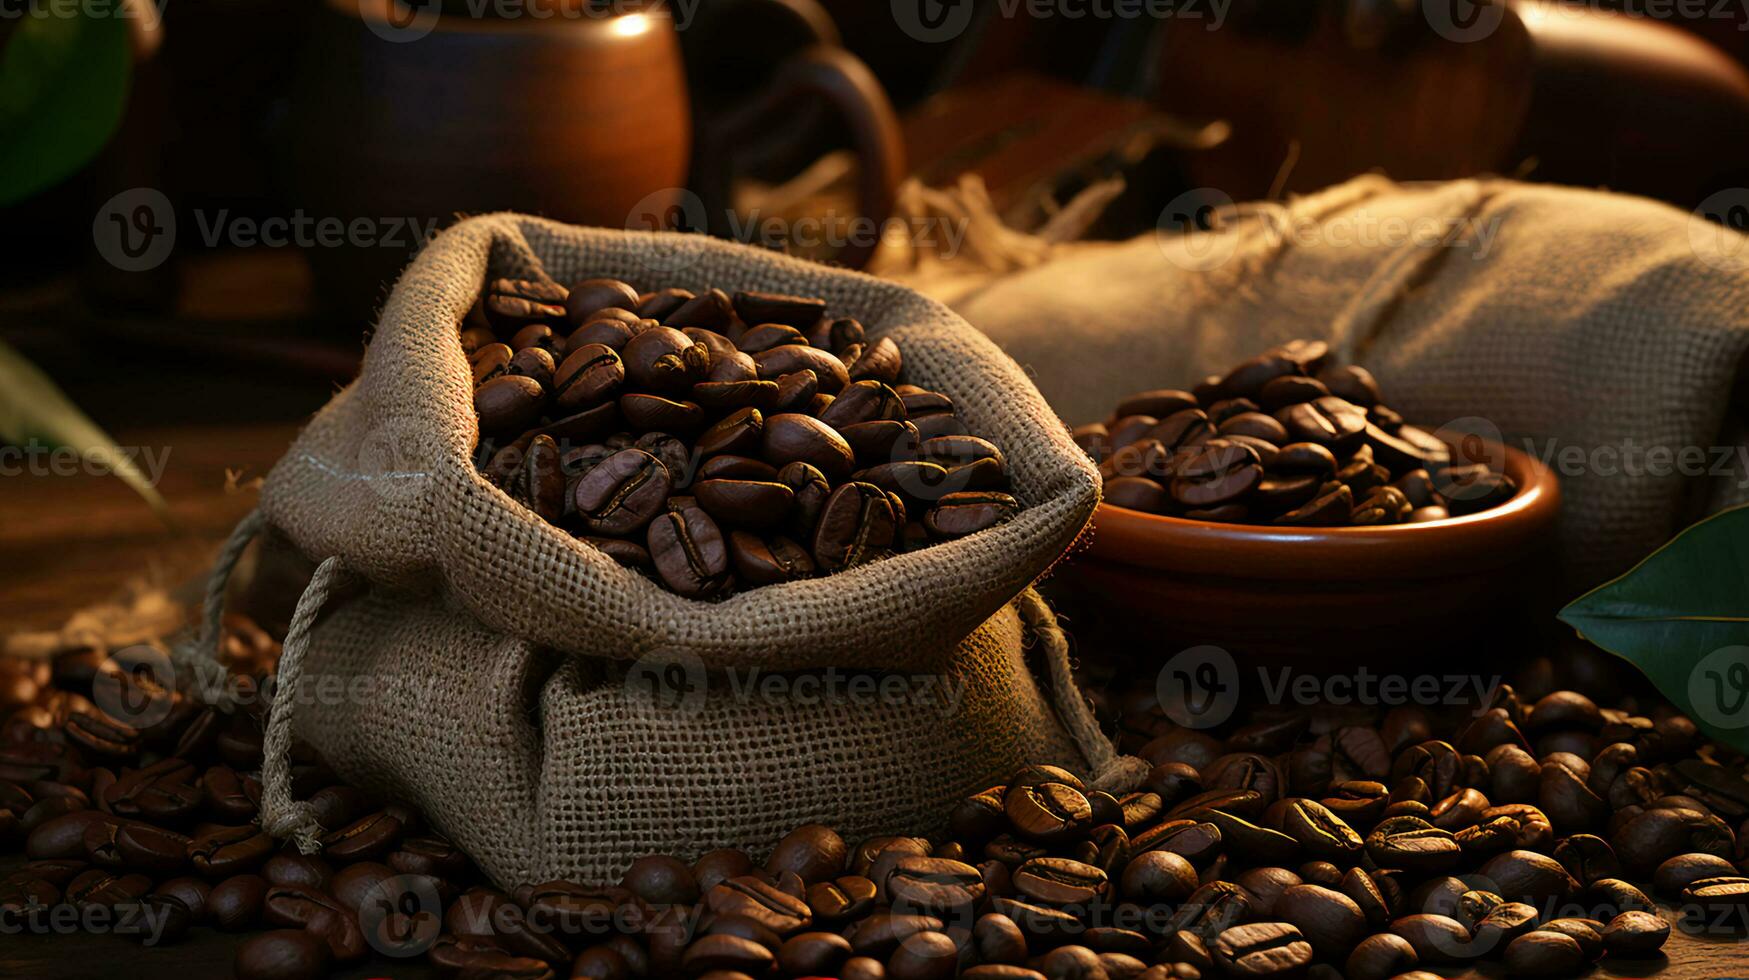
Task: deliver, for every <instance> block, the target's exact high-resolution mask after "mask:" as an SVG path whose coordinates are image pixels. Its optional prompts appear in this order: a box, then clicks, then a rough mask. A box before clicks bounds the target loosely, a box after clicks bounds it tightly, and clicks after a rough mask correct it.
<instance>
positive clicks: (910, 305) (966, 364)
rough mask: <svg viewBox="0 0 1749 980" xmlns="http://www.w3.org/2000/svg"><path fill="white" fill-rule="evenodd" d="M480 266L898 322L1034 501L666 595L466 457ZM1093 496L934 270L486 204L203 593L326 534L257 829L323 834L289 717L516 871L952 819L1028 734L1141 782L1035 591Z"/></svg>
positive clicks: (1083, 472)
mask: <svg viewBox="0 0 1749 980" xmlns="http://www.w3.org/2000/svg"><path fill="white" fill-rule="evenodd" d="M488 272H490V273H491V274H492V275H494V276H506V275H508V276H520V277H530V276H541V277H551V278H553V279H556V280H558V281H561V282H569V281H574V280H576V279H580V278H584V277H587V276H615V277H618V278H622V279H625V280H627V281H629V282H631V283H633V284H634V285H636V286H638V287H640V288H654V287H657V286H684V287H688V288H693V289H702V288H704V287H707V286H711V285H717V286H723V287H725V288H730V289H764V290H776V291H781V292H787V293H800V294H811V295H819V296H823V297H825V298H826V300H827V302H828V304H829V308H830V309H832V310H834V311H838V312H841V313H842V314H844V315H851V316H855V317H857V318H859V319H860V320H862V322H863V323H864V324H865V325H866V327H867V328H868V329H869V331H870V333H871V334H873V335H883V334H884V335H888V336H891V337H893V338H894V339H896V340H897V341H898V342H899V343H900V345H901V347H902V348H903V351H904V356H905V370H906V373H907V377H908V378H909V379H910V380H913V381H915V382H916V383H919V384H923V385H926V386H929V387H932V388H937V389H939V390H941V391H943V392H945V393H947V394H949V395H950V396H951V397H952V398H953V399H954V401H955V404H956V405H957V406H958V408H959V411H960V413H961V415H962V416H963V418H964V419H965V421H966V422H967V424H968V425H969V426H970V427H971V428H972V429H973V431H976V432H979V433H982V434H984V435H987V436H989V437H990V438H992V439H994V440H995V441H997V442H999V443H1000V444H1001V445H1002V446H1003V447H1004V450H1005V452H1006V454H1007V457H1008V461H1009V466H1010V473H1011V478H1012V481H1013V484H1014V491H1015V495H1016V496H1017V497H1018V498H1019V499H1020V501H1021V503H1022V505H1023V509H1022V511H1021V512H1020V514H1019V515H1018V516H1017V517H1016V518H1015V519H1014V520H1012V521H1010V522H1009V523H1006V524H1004V525H1001V526H999V527H996V528H992V529H990V530H988V531H985V532H982V533H979V534H976V535H973V536H971V537H968V538H965V539H962V540H959V541H955V542H951V543H946V544H942V545H938V546H936V547H932V548H929V549H925V550H922V551H917V552H912V553H909V554H905V555H901V556H897V557H894V558H891V559H888V560H884V561H880V562H876V563H872V564H870V565H866V566H862V567H858V568H854V569H851V570H848V571H845V572H842V573H840V574H837V575H833V576H831V577H829V578H821V579H815V580H810V581H803V582H795V583H790V584H785V585H780V586H768V587H765V588H760V589H755V590H750V591H747V592H743V593H741V594H738V595H735V596H732V597H730V598H728V599H726V600H724V601H721V602H716V603H703V602H697V601H693V600H688V599H684V598H681V597H679V596H676V595H674V594H672V593H669V592H667V591H665V590H663V589H661V588H658V587H657V586H656V585H655V584H653V583H652V582H650V581H649V580H647V579H645V578H643V577H642V576H640V575H638V574H636V573H634V572H631V571H629V570H627V569H625V568H622V567H620V566H619V565H618V564H616V563H615V562H613V561H612V560H610V559H609V558H607V557H606V556H605V555H603V554H601V553H600V552H598V551H596V550H595V549H594V548H592V547H589V546H588V545H585V544H583V543H581V542H579V541H577V540H575V539H573V538H571V537H570V536H569V535H568V534H566V533H565V532H563V531H561V530H559V529H557V528H555V527H553V526H551V525H549V524H547V523H545V522H544V521H542V520H541V519H540V518H538V517H536V516H535V515H534V514H533V513H531V512H529V511H528V510H526V509H524V508H523V507H522V506H520V505H519V504H517V503H515V502H513V501H512V500H511V499H510V498H509V497H508V496H506V495H505V494H504V493H503V492H501V491H500V490H498V489H497V488H496V487H494V486H492V485H491V484H489V483H488V482H486V481H485V480H484V479H483V478H481V477H480V475H479V474H478V473H477V472H476V471H475V469H474V466H473V464H472V462H471V453H472V451H473V449H474V445H475V443H476V441H477V432H476V421H475V418H474V412H473V407H472V396H471V387H470V375H469V370H468V365H467V362H466V359H465V358H464V356H463V354H462V351H461V347H460V343H459V340H458V337H457V323H458V321H459V320H460V318H461V317H462V315H463V313H464V312H465V311H466V310H467V308H468V307H469V306H470V305H471V304H472V303H473V301H474V298H475V296H476V294H477V292H478V290H479V288H480V285H481V283H482V281H483V280H484V279H485V278H486V277H487V274H488ZM1097 496H1098V481H1097V475H1096V473H1095V472H1094V471H1093V469H1092V468H1091V467H1090V465H1089V464H1088V462H1087V460H1086V459H1085V458H1084V457H1083V456H1082V454H1081V453H1079V452H1078V451H1077V450H1076V448H1075V446H1074V444H1073V443H1072V442H1071V441H1070V440H1069V439H1068V437H1067V434H1066V431H1065V430H1064V428H1063V426H1062V425H1061V423H1060V422H1059V421H1058V420H1057V419H1056V418H1055V416H1054V415H1053V414H1052V413H1051V411H1050V409H1049V408H1048V407H1047V406H1046V405H1045V403H1044V401H1043V399H1041V398H1040V397H1039V396H1038V394H1037V392H1036V391H1034V390H1033V388H1032V386H1031V385H1030V384H1029V383H1028V382H1027V380H1026V378H1025V376H1024V375H1023V374H1022V373H1021V372H1020V371H1019V369H1018V368H1017V367H1016V366H1015V365H1014V364H1012V363H1011V362H1009V361H1008V360H1007V359H1005V358H1004V357H1002V355H1001V353H1000V352H999V351H997V350H996V348H995V347H994V346H993V345H992V344H990V343H989V342H988V341H987V340H985V339H984V338H983V337H982V336H980V335H978V334H977V333H976V332H975V331H973V330H971V329H970V328H968V327H967V326H966V324H965V323H964V322H963V321H961V320H960V319H959V318H958V317H956V316H954V315H953V314H952V313H951V312H949V311H948V310H947V309H946V308H944V307H942V306H940V305H938V304H936V303H934V302H932V301H929V300H927V299H924V298H922V297H920V296H918V295H916V294H915V293H912V292H910V291H908V290H904V289H901V288H899V287H896V286H892V285H890V284H885V283H882V282H879V281H877V280H874V279H871V278H869V277H866V276H861V275H857V274H853V273H846V272H841V271H835V270H832V269H828V268H824V267H820V266H814V265H809V264H805V263H802V262H797V261H793V260H789V259H786V258H783V257H781V256H777V255H772V254H769V253H764V252H760V251H757V250H753V249H748V248H745V247H740V246H733V245H729V244H725V243H721V242H717V241H712V240H709V239H705V238H702V237H699V236H680V235H647V234H633V233H626V232H618V231H607V230H599V229H583V228H573V227H567V226H564V225H559V224H556V223H553V222H549V221H543V220H538V219H533V218H526V217H518V216H512V215H493V216H487V217H481V218H476V219H472V220H469V221H467V222H465V223H462V224H460V225H458V226H456V227H455V228H454V229H452V230H450V231H447V232H445V233H444V234H443V235H442V236H441V237H439V238H438V239H436V240H435V241H434V242H432V243H431V244H430V245H429V246H428V247H427V248H426V249H425V250H424V252H423V253H422V254H421V255H420V256H419V257H418V258H417V259H416V260H415V261H414V263H413V265H412V266H411V267H410V268H409V269H408V270H407V272H406V273H405V274H404V275H403V277H402V278H401V280H400V282H399V283H398V284H397V285H396V287H395V289H394V292H393V295H392V296H391V297H390V298H389V301H388V304H387V306H386V308H385V309H384V311H383V315H382V319H381V322H380V325H379V327H378V329H377V331H376V334H375V336H374V337H373V339H372V341H371V344H370V348H369V350H368V351H367V353H366V356H365V359H364V366H363V369H362V371H361V373H360V376H359V378H358V380H357V381H355V382H354V383H353V384H351V385H350V386H348V387H347V388H346V389H345V390H344V391H342V392H341V393H339V394H338V395H336V396H335V398H334V399H333V401H332V402H331V403H330V404H329V405H328V406H327V407H326V408H324V409H323V410H322V411H321V412H320V413H318V414H317V415H316V417H315V418H314V419H313V420H312V421H311V423H310V425H309V426H308V427H307V428H306V429H305V430H304V432H303V433H302V434H301V435H300V436H299V437H298V439H297V441H296V443H295V444H294V445H293V446H292V447H291V449H290V451H289V452H288V453H287V454H286V455H285V457H284V458H283V459H282V460H281V461H280V463H279V464H278V465H277V466H276V467H275V468H274V470H273V472H272V473H270V474H269V475H268V478H267V481H266V484H265V486H264V487H263V489H262V493H261V508H260V511H259V512H258V515H257V516H255V517H254V518H252V519H251V520H250V521H246V522H245V524H244V526H243V527H240V528H239V530H238V533H237V534H236V535H234V536H233V540H232V543H231V545H230V546H229V547H228V548H227V550H226V553H225V554H224V555H223V556H222V557H221V559H220V562H219V567H218V569H217V571H216V573H215V577H214V582H213V584H212V589H211V596H210V602H209V617H208V618H209V624H212V623H216V616H217V615H218V609H219V607H220V605H221V604H222V597H223V580H224V578H225V575H226V574H227V573H228V569H229V568H230V566H231V565H232V564H234V563H235V560H236V557H237V555H238V554H239V553H240V552H241V550H242V547H243V545H244V543H245V542H246V541H247V539H248V538H249V537H250V536H251V535H253V534H254V533H255V532H257V531H259V530H262V529H264V528H271V529H273V530H274V531H275V532H277V533H279V534H282V535H284V536H285V537H286V538H287V539H289V540H290V542H291V543H292V544H293V545H295V546H296V547H297V548H298V549H299V550H301V551H302V552H303V553H304V554H305V555H307V556H309V557H310V558H312V559H319V560H321V565H320V566H319V567H318V570H317V572H316V576H315V578H314V579H313V580H312V581H311V584H310V586H309V588H308V590H307V591H306V592H305V594H304V596H303V599H302V601H300V603H299V606H298V610H297V613H296V614H295V615H294V617H293V620H292V625H291V631H290V633H289V634H288V637H287V640H286V646H285V654H284V657H283V658H282V661H281V666H280V673H279V690H278V692H277V693H276V695H275V698H274V709H273V712H272V721H271V723H270V725H269V729H268V733H267V740H266V756H267V765H266V768H265V770H264V798H263V801H262V811H263V814H264V818H263V822H264V824H265V825H267V826H268V827H269V829H271V830H273V831H274V832H276V833H279V834H285V833H291V834H294V835H297V836H298V838H299V839H300V841H301V842H302V843H304V844H306V845H313V843H314V838H315V835H316V834H318V833H319V832H320V830H321V829H322V828H317V827H315V826H314V825H313V821H312V819H311V813H310V810H309V808H308V807H307V805H305V804H302V803H300V802H297V801H293V800H291V799H290V796H289V781H288V780H287V778H286V773H285V762H284V752H285V749H286V747H287V744H288V742H289V741H290V738H291V734H292V731H293V730H294V729H295V732H296V734H297V735H298V736H300V737H301V738H303V739H305V740H307V741H308V742H310V743H311V744H312V745H314V746H315V747H316V748H317V749H318V750H320V751H321V752H322V754H323V756H324V757H325V758H326V759H327V760H328V761H329V762H330V763H331V764H332V765H333V766H334V767H335V769H336V770H337V771H338V772H339V773H340V774H341V775H342V776H344V777H346V778H348V779H350V780H353V781H356V782H359V783H362V784H364V785H367V786H370V787H373V788H377V789H380V790H383V791H384V792H387V793H390V794H392V795H395V796H399V797H402V798H405V799H407V800H408V801H410V802H412V803H414V804H416V805H417V806H419V807H421V808H422V809H423V810H424V811H425V812H426V813H427V814H428V815H429V817H430V819H431V820H432V822H433V823H434V824H435V825H436V826H437V827H438V828H440V829H441V830H442V831H443V832H444V833H446V834H448V835H449V836H451V837H452V838H454V839H455V840H456V842H457V843H458V844H460V845H461V846H462V847H464V848H465V849H466V850H467V851H468V852H469V853H470V854H471V855H473V857H474V858H475V859H476V860H477V861H478V862H479V864H480V865H481V867H482V868H483V869H484V870H485V871H487V872H488V873H489V874H490V875H491V876H492V877H493V878H494V879H495V880H496V881H498V882H499V883H500V884H504V885H511V884H515V883H517V882H523V881H537V880H544V879H547V878H552V877H558V876H564V877H568V878H572V879H576V880H582V881H590V882H601V881H611V880H615V879H617V877H618V876H619V874H620V873H621V872H622V871H623V869H624V868H625V866H626V865H627V864H628V863H629V862H630V861H631V860H632V859H633V858H635V857H637V856H639V855H642V854H646V853H674V854H679V855H682V856H689V855H696V854H698V853H700V852H701V851H704V850H708V849H710V848H714V847H723V846H732V847H741V848H746V849H748V850H750V851H753V852H755V853H758V852H761V851H762V850H764V849H766V848H769V847H770V846H771V844H773V843H774V842H775V841H776V840H777V839H778V838H779V837H780V836H781V835H782V834H783V833H784V832H786V831H787V830H788V829H790V828H792V827H794V826H796V825H797V824H800V823H803V822H807V821H820V822H824V823H829V824H832V825H834V826H837V827H838V828H839V829H840V831H841V832H842V833H844V834H845V835H847V836H850V837H858V836H864V835H868V834H874V833H924V832H928V831H931V830H935V829H938V828H939V825H940V823H941V822H942V821H943V820H944V819H945V817H946V814H947V811H948V809H949V808H950V806H951V804H952V802H953V801H954V800H956V799H957V798H959V797H961V796H963V795H964V794H966V793H968V792H971V791H975V790H976V789H978V788H979V787H981V786H984V785H988V784H989V783H991V782H992V781H993V780H999V779H1000V777H1001V775H1002V774H1003V773H1005V772H1008V771H1011V770H1012V769H1013V767H1015V766H1016V765H1018V764H1021V763H1023V762H1025V761H1028V760H1035V761H1054V762H1057V763H1060V764H1064V765H1067V766H1069V767H1070V768H1073V769H1076V770H1079V771H1082V772H1084V773H1086V774H1087V775H1088V776H1089V777H1090V778H1092V779H1093V780H1095V781H1096V782H1098V783H1100V784H1102V785H1113V786H1121V785H1122V784H1123V783H1125V782H1126V781H1129V780H1133V779H1134V778H1135V776H1136V775H1137V773H1136V769H1135V767H1136V765H1138V764H1137V763H1136V762H1135V760H1124V759H1120V758H1119V757H1117V756H1115V754H1114V753H1113V751H1112V749H1111V746H1110V744H1109V743H1108V742H1106V741H1105V740H1104V738H1103V737H1102V736H1101V735H1100V734H1099V732H1098V731H1097V729H1096V728H1095V727H1094V726H1093V724H1092V722H1091V720H1090V718H1089V717H1088V714H1087V711H1086V705H1085V703H1084V702H1083V701H1082V700H1081V698H1080V696H1079V695H1078V694H1077V693H1076V692H1075V690H1074V687H1073V685H1072V684H1071V683H1070V682H1069V679H1068V665H1067V659H1066V656H1067V653H1066V645H1065V643H1064V641H1063V637H1062V634H1061V633H1060V632H1059V631H1058V630H1057V628H1056V625H1055V621H1054V619H1053V618H1052V616H1051V614H1050V613H1049V611H1048V610H1047V609H1045V608H1044V606H1043V604H1042V602H1040V601H1039V600H1038V599H1037V598H1036V596H1035V595H1034V594H1033V593H1031V591H1030V589H1029V586H1030V585H1031V584H1032V583H1033V581H1034V580H1036V579H1037V578H1038V577H1039V576H1040V575H1042V574H1043V573H1044V572H1045V571H1046V570H1047V569H1048V568H1049V567H1050V565H1051V564H1052V562H1054V561H1055V560H1056V558H1057V557H1058V556H1059V555H1060V554H1062V552H1063V551H1064V550H1065V549H1066V548H1067V547H1068V546H1069V545H1070V544H1071V543H1072V542H1073V541H1074V539H1075V537H1076V536H1077V535H1078V534H1079V533H1080V532H1081V530H1082V529H1083V527H1084V526H1085V524H1086V522H1087V520H1088V518H1089V517H1090V515H1091V513H1092V509H1093V507H1094V505H1095V503H1096V500H1097ZM1017 596H1018V597H1020V598H1019V599H1018V600H1017V599H1016V597H1017ZM325 607H326V609H325ZM324 610H325V612H324ZM319 614H321V618H320V621H319V622H318V615H319ZM210 628H211V627H210V626H209V629H210ZM1029 654H1030V656H1029ZM1033 661H1036V668H1037V669H1038V670H1039V671H1040V673H1042V674H1043V675H1044V677H1045V679H1046V680H1047V681H1048V683H1047V684H1046V685H1045V686H1044V688H1043V689H1041V687H1040V685H1039V684H1038V683H1036V682H1035V679H1034V676H1033V671H1032V669H1031V668H1033V667H1034V666H1035V664H1034V663H1033ZM852 678H857V679H852ZM288 708H289V710H288ZM326 829H330V830H331V829H333V828H326Z"/></svg>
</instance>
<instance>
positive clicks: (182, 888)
mask: <svg viewBox="0 0 1749 980" xmlns="http://www.w3.org/2000/svg"><path fill="white" fill-rule="evenodd" d="M156 894H159V895H168V896H169V897H171V898H174V899H176V900H177V901H179V902H181V903H182V907H183V908H185V909H187V910H188V919H189V924H190V925H201V924H203V923H204V922H206V919H207V908H208V906H207V899H208V896H210V895H211V894H212V886H211V885H209V884H208V883H206V882H204V881H202V880H200V879H199V878H171V879H170V880H169V881H164V882H160V883H159V884H158V887H157V889H156Z"/></svg>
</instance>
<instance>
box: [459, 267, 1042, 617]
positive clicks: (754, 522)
mask: <svg viewBox="0 0 1749 980" xmlns="http://www.w3.org/2000/svg"><path fill="white" fill-rule="evenodd" d="M461 342H462V348H463V350H464V351H465V352H466V353H467V355H468V359H469V364H470V366H471V367H472V369H473V371H472V375H473V384H474V409H475V411H476V413H477V414H478V415H479V422H480V435H481V441H480V448H479V452H478V453H477V454H476V463H477V465H478V466H479V468H480V471H481V472H482V473H483V474H484V475H485V476H486V478H487V479H489V480H490V481H492V482H493V483H494V484H496V485H497V486H498V487H500V488H501V489H503V490H504V491H505V492H506V493H508V494H510V495H511V496H512V497H514V498H515V499H516V500H518V501H519V502H521V503H522V504H523V505H524V506H526V507H528V508H529V509H530V510H532V511H534V512H535V513H536V514H539V515H540V516H541V517H542V518H544V519H546V520H547V521H550V522H551V523H553V524H556V525H558V526H559V527H561V528H564V529H565V530H567V531H570V532H571V533H572V534H574V535H576V536H577V537H578V538H580V539H582V540H584V541H587V542H589V543H590V544H592V545H594V546H595V547H597V548H599V549H601V550H602V551H603V552H605V553H607V554H608V555H610V556H611V557H613V558H614V559H615V560H616V561H618V562H620V563H621V564H623V565H626V566H627V567H630V568H634V569H637V570H639V571H641V572H643V573H645V574H647V575H649V576H650V577H651V578H653V579H654V580H655V581H657V582H660V583H661V584H662V585H664V586H665V587H666V588H668V589H669V590H671V591H673V592H676V593H679V594H680V595H683V596H687V597H690V598H697V599H710V598H718V597H722V596H725V595H728V594H730V593H731V592H734V591H736V590H738V589H747V588H754V587H757V586H761V585H771V584H776V583H780V582H787V581H792V580H795V579H800V578H807V577H810V576H814V575H824V574H829V573H832V572H836V571H840V570H842V569H845V568H849V567H851V566H854V565H860V564H862V563H864V562H869V561H874V560H876V559H879V558H881V557H883V556H885V555H889V554H892V553H895V552H901V551H909V550H912V549H915V548H921V547H925V546H927V545H929V544H930V543H932V542H935V541H943V540H948V539H952V538H959V537H964V536H965V535H968V534H974V533H976V532H978V531H981V530H983V529H985V528H988V527H992V526H994V525H996V524H998V523H1001V522H1002V521H1005V520H1007V519H1008V518H1009V517H1011V516H1013V515H1014V513H1015V512H1016V511H1018V510H1019V507H1020V505H1019V503H1018V501H1016V500H1015V498H1014V497H1013V496H1012V495H1011V494H1010V493H1009V485H1008V476H1007V471H1006V463H1005V460H1004V457H1003V453H1002V450H1001V448H1000V447H998V446H997V445H995V444H994V443H992V442H990V441H988V440H986V439H982V438H979V437H978V436H977V435H975V434H973V433H972V432H971V431H970V430H969V429H968V428H967V426H966V425H965V423H964V422H962V421H961V420H960V418H959V417H958V416H957V415H956V414H955V412H954V405H953V400H952V399H951V398H950V397H948V396H947V395H945V394H943V393H941V392H938V391H931V390H929V389H926V388H923V387H920V386H917V385H913V384H906V383H905V382H904V374H905V371H904V367H905V365H904V355H903V352H902V351H901V350H900V348H899V346H898V344H896V343H895V342H894V341H893V340H892V339H891V338H888V337H880V338H872V337H869V336H868V335H867V334H866V333H865V332H864V330H863V327H862V324H861V323H859V322H858V321H857V320H856V319H854V318H851V317H835V316H832V315H831V313H830V312H829V311H828V310H827V309H826V303H825V301H823V300H821V299H817V298H813V297H804V296H787V295H779V294H774V293H762V292H745V291H744V292H737V293H734V294H732V295H731V294H729V293H726V292H724V291H722V290H720V289H708V290H706V291H704V292H702V293H696V294H695V293H693V292H691V291H689V290H685V289H661V290H657V291H655V292H647V293H639V292H638V291H637V290H635V289H633V288H632V287H631V286H630V285H628V284H626V283H624V282H621V281H619V280H616V279H599V278H598V279H585V280H582V281H580V282H576V283H573V284H572V285H571V286H570V287H569V288H567V287H565V286H562V285H559V284H557V283H551V282H540V281H534V280H522V279H494V280H492V281H490V282H489V283H487V285H486V288H485V289H484V290H483V292H482V293H481V295H480V299H479V301H478V302H477V303H476V304H475V306H474V308H473V309H472V310H471V311H469V313H468V314H467V317H466V318H465V320H464V321H463V323H462V325H461Z"/></svg>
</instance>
